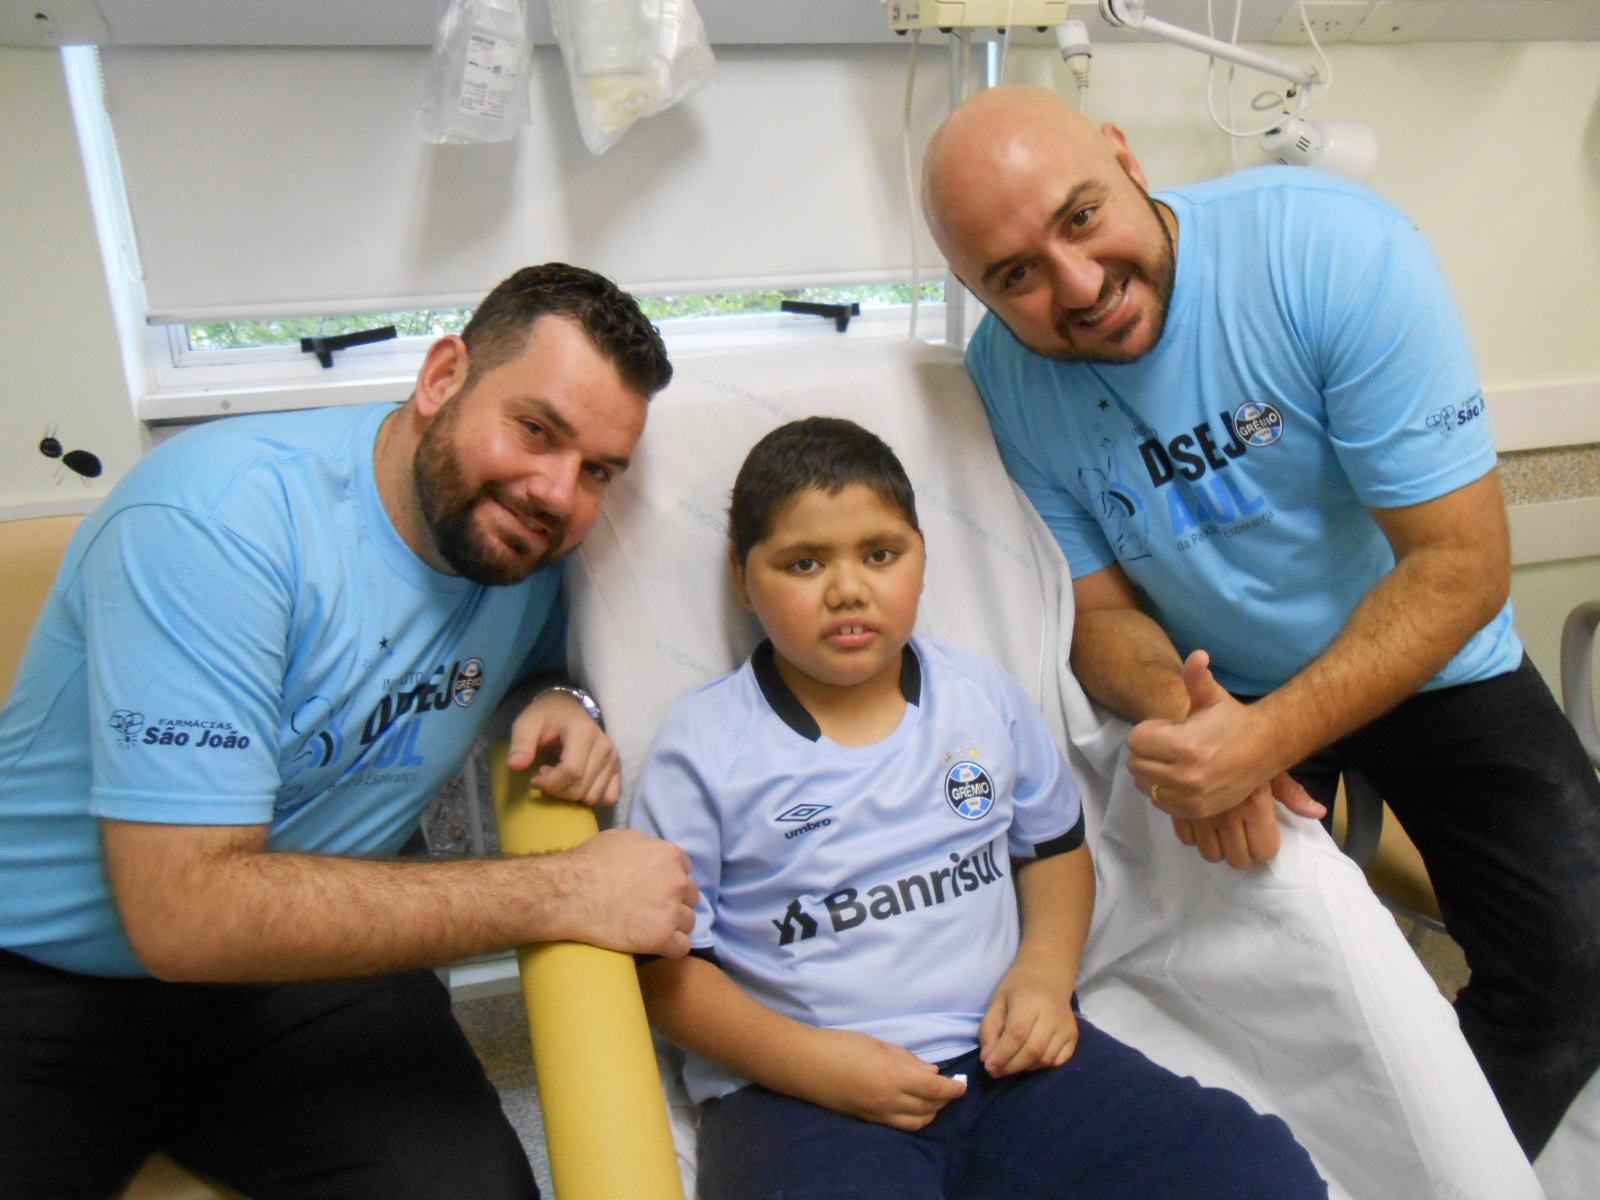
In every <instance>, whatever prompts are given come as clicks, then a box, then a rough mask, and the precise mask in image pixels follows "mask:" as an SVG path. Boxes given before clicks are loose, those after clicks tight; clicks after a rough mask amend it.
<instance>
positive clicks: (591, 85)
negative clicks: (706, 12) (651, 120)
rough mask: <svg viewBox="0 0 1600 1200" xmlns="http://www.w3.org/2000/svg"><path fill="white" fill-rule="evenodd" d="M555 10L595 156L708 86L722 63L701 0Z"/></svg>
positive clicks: (555, 6) (588, 0)
mask: <svg viewBox="0 0 1600 1200" xmlns="http://www.w3.org/2000/svg"><path fill="white" fill-rule="evenodd" d="M550 16H551V19H552V21H553V22H554V23H555V29H556V40H557V41H559V42H560V43H561V57H562V60H563V61H564V62H565V63H566V67H567V77H568V79H569V80H570V81H571V84H572V101H573V104H574V106H575V107H576V108H577V112H578V128H579V130H580V131H581V132H582V133H583V140H584V144H585V145H587V146H588V147H589V149H590V151H592V152H593V153H595V154H604V153H605V152H606V151H607V150H609V149H610V148H611V147H612V146H613V145H615V144H616V142H617V139H618V138H620V137H621V136H622V135H623V134H625V133H627V132H628V130H629V129H631V128H632V127H633V124H634V122H635V121H637V120H639V118H641V117H649V116H654V115H655V114H656V113H658V112H664V111H665V110H666V109H669V108H671V107H672V106H673V105H674V104H676V103H677V102H678V101H679V100H682V99H683V98H684V97H685V96H687V95H689V94H690V93H692V92H695V91H697V90H699V89H700V88H702V87H704V86H705V85H706V84H707V83H708V82H709V81H710V79H711V75H712V72H713V71H714V70H715V67H716V63H715V61H714V60H713V59H712V56H711V43H710V42H709V41H708V40H707V39H706V30H705V26H704V25H702V24H701V22H700V14H699V12H698V11H696V9H695V6H694V0H550Z"/></svg>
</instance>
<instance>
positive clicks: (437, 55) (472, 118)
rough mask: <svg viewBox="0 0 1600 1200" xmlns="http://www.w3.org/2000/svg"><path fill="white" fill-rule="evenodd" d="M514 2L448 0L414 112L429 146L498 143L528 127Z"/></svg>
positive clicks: (520, 17)
mask: <svg viewBox="0 0 1600 1200" xmlns="http://www.w3.org/2000/svg"><path fill="white" fill-rule="evenodd" d="M528 62H529V45H528V29H527V17H526V14H525V12H524V10H523V6H522V0H450V3H449V7H447V8H446V9H445V14H444V19H443V20H442V21H441V22H440V23H439V33H438V36H437V37H436V38H435V39H434V44H433V54H432V55H431V56H430V57H429V59H428V75H427V82H426V84H425V85H424V88H423V94H422V103H421V104H420V105H419V106H418V107H417V126H418V128H420V129H421V130H422V136H423V137H424V138H425V139H427V140H428V141H430V142H504V141H508V140H510V139H511V138H513V137H515V136H516V133H517V129H518V128H519V127H520V126H522V125H526V124H527V123H528Z"/></svg>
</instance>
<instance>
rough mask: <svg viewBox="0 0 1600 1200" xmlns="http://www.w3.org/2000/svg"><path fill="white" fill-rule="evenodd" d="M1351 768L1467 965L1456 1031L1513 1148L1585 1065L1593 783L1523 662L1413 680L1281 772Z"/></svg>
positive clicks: (1533, 1152) (1325, 797) (1597, 920)
mask: <svg viewBox="0 0 1600 1200" xmlns="http://www.w3.org/2000/svg"><path fill="white" fill-rule="evenodd" d="M1346 768H1353V769H1355V770H1359V771H1361V772H1363V773H1364V774H1366V776H1367V777H1368V778H1369V779H1371V780H1372V782H1373V784H1374V785H1375V786H1376V787H1377V789H1378V791H1379V792H1380V793H1382V795H1383V798H1384V799H1385V800H1387V801H1388V802H1389V807H1390V808H1391V809H1393V810H1394V814H1395V816H1396V817H1397V818H1399V820H1400V824H1401V825H1402V826H1403V827H1404V828H1405V831H1406V833H1407V834H1409V835H1410V837H1411V840H1412V841H1413V842H1415V843H1416V846H1417V849H1418V850H1419V851H1421V853H1422V858H1423V861H1424V862H1425V863H1426V864H1427V867H1428V875H1429V876H1430V878H1431V879H1432V880H1433V888H1434V892H1435V893H1436V894H1437V896H1438V898H1439V908H1440V910H1441V911H1442V912H1443V914H1444V921H1445V925H1446V927H1447V928H1448V929H1449V931H1450V935H1451V936H1452V937H1453V938H1455V940H1456V941H1457V942H1459V943H1460V945H1461V949H1462V950H1463V951H1464V952H1465V954H1466V958H1467V965H1468V966H1469V967H1471V969H1472V980H1471V982H1470V983H1468V984H1467V986H1466V987H1465V988H1463V989H1462V990H1461V994H1460V995H1459V996H1458V997H1457V999H1456V1013H1457V1015H1458V1016H1459V1018H1460V1020H1461V1031H1462V1033H1463V1034H1464V1035H1465V1036H1466V1039H1467V1043H1468V1044H1469V1045H1470V1046H1471V1047H1472V1050H1473V1052H1474V1053H1475V1054H1476V1055H1477V1056H1478V1062H1479V1064H1480V1065H1481V1066H1482V1067H1483V1073H1484V1074H1485V1075H1486V1076H1487V1077H1488V1079H1489V1083H1490V1086H1492V1087H1493V1088H1494V1092H1495V1095H1496V1096H1497V1097H1498V1098H1499V1100H1500V1106H1501V1108H1503V1109H1504V1110H1505V1114H1506V1118H1507V1120H1508V1121H1509V1122H1510V1124H1511V1129H1512V1132H1514V1133H1515V1134H1516V1135H1517V1140H1518V1141H1519V1142H1521V1144H1522V1148H1523V1149H1524V1150H1525V1151H1526V1152H1527V1154H1528V1157H1529V1158H1534V1157H1536V1156H1537V1155H1538V1153H1539V1151H1540V1150H1541V1149H1543V1148H1544V1144H1545V1143H1546V1142H1547V1141H1548V1140H1549V1138H1550V1135H1551V1134H1552V1133H1553V1132H1554V1131H1555V1128H1556V1126H1557V1125H1558V1124H1559V1123H1560V1121H1561V1117H1562V1115H1563V1114H1564V1113H1565V1112H1566V1110H1567V1106H1568V1105H1569V1104H1570V1103H1571V1102H1572V1099H1573V1097H1574V1096H1576V1095H1577V1094H1578V1092H1579V1091H1581V1090H1582V1088H1583V1086H1584V1085H1585V1084H1586V1083H1587V1082H1588V1081H1589V1078H1590V1076H1591V1075H1593V1074H1594V1072H1595V1069H1596V1067H1597V1066H1600V782H1597V780H1596V777H1595V772H1594V770H1593V768H1592V767H1591V766H1590V764H1589V760H1588V758H1587V756H1586V755H1585V754H1584V752H1583V748H1582V746H1580V745H1579V743H1578V739H1577V737H1576V735H1575V734H1574V733H1573V730H1572V726H1571V725H1570V724H1569V723H1568V721H1567V718H1566V716H1565V715H1564V714H1563V713H1562V711H1561V708H1560V706H1559V705H1557V704H1556V701H1555V698H1554V697H1553V696H1551V694H1550V689H1549V688H1547V687H1546V686H1545V684H1544V680H1543V679H1542V678H1541V677H1540V675H1539V673H1538V671H1537V670H1536V669H1535V668H1534V666H1533V664H1532V663H1531V662H1530V661H1529V660H1528V659H1527V657H1526V656H1524V658H1523V660H1522V665H1521V666H1520V667H1518V668H1517V670H1515V671H1512V672H1511V673H1509V674H1507V675H1500V676H1497V677H1495V678H1493V679H1487V680H1484V681H1483V682H1481V683H1470V684H1464V685H1462V686H1460V687H1453V688H1444V689H1441V690H1438V691H1432V692H1422V693H1419V694H1418V695H1416V696H1413V697H1412V698H1411V699H1409V700H1407V701H1406V702H1405V703H1403V704H1401V705H1400V706H1399V707H1398V708H1396V709H1395V710H1394V711H1393V712H1391V713H1389V714H1387V715H1385V716H1383V717H1380V718H1378V719H1377V720H1376V721H1374V722H1372V724H1370V725H1368V726H1367V727H1366V728H1364V729H1361V730H1358V731H1357V732H1355V733H1353V734H1351V735H1350V736H1349V737H1347V738H1345V739H1344V740H1343V741H1340V742H1337V743H1335V744H1334V745H1333V746H1330V747H1329V748H1328V749H1327V750H1324V751H1323V752H1322V753H1320V754H1318V755H1315V756H1314V757H1312V758H1310V759H1308V760H1307V761H1306V762H1304V763H1302V764H1301V765H1300V766H1298V767H1296V768H1295V769H1294V771H1293V772H1292V773H1293V775H1294V776H1295V778H1296V779H1298V780H1299V781H1300V782H1301V783H1302V784H1303V785H1304V786H1305V787H1306V789H1307V790H1308V791H1310V792H1311V794H1312V795H1313V796H1315V797H1316V798H1317V799H1318V800H1320V801H1322V802H1323V803H1324V804H1327V805H1328V806H1329V808H1330V810H1331V808H1332V805H1333V798H1334V791H1335V788H1336V786H1337V783H1338V779H1339V773H1340V772H1341V771H1343V770H1344V769H1346Z"/></svg>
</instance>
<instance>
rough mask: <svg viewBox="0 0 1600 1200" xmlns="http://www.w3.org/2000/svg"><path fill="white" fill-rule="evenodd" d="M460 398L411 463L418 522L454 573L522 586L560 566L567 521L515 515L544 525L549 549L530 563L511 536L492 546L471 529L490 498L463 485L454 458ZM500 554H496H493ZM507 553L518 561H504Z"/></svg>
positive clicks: (534, 513) (539, 512)
mask: <svg viewBox="0 0 1600 1200" xmlns="http://www.w3.org/2000/svg"><path fill="white" fill-rule="evenodd" d="M461 399H462V397H461V396H454V397H452V398H451V399H450V400H448V401H447V402H446V403H445V406H444V408H443V409H442V410H441V411H440V412H439V415H438V416H437V417H435V418H434V421H433V423H432V424H431V425H429V426H428V428H427V429H426V430H425V431H424V433H423V435H422V441H421V443H420V444H419V445H418V446H417V453H416V456H415V457H414V458H413V460H412V477H413V478H414V479H415V481H416V485H417V502H418V504H419V506H420V507H421V509H422V519H423V521H424V522H425V523H426V525H427V527H428V533H429V534H430V535H431V536H432V538H433V544H434V547H435V549H437V550H438V551H439V555H440V557H441V558H443V559H444V560H445V562H447V563H449V564H450V566H451V567H452V568H453V569H454V570H455V572H456V573H457V574H458V575H460V576H462V577H463V578H465V579H470V580H471V581H472V582H473V583H479V584H485V585H487V586H490V587H505V586H508V585H510V584H514V583H521V582H522V581H523V580H524V579H526V578H528V577H529V576H530V575H532V574H533V573H534V572H536V571H540V570H543V569H544V568H545V567H548V566H551V565H553V564H554V563H557V562H559V561H560V560H561V559H562V558H563V557H565V554H566V551H565V549H563V546H562V543H563V542H564V541H565V540H566V537H565V535H566V522H565V521H563V520H561V519H560V518H559V517H557V516H556V515H555V514H554V513H550V512H546V511H545V510H543V509H530V510H526V511H523V510H513V511H516V512H517V513H518V515H521V516H525V517H530V518H532V519H533V520H535V521H537V522H539V523H540V524H542V525H544V527H545V529H546V530H547V531H548V533H549V541H550V547H549V549H548V550H547V551H546V552H545V553H544V554H540V555H536V556H534V557H532V558H529V557H525V556H526V555H528V553H529V551H530V549H531V546H530V544H529V543H528V542H525V541H522V539H520V538H518V537H516V536H515V535H514V534H513V535H502V536H501V537H500V538H499V539H498V540H499V541H500V542H502V543H503V545H502V546H500V547H496V546H494V545H492V544H491V542H490V538H489V537H488V535H485V534H483V533H481V532H479V531H478V529H477V528H476V527H475V526H474V520H473V519H474V516H475V515H476V513H477V511H478V509H479V507H480V506H481V505H482V504H483V503H484V502H485V501H486V500H488V499H489V494H488V492H487V491H486V490H484V489H481V488H479V489H474V488H473V487H471V486H470V485H469V484H468V483H467V481H466V472H465V471H464V470H463V469H462V466H461V458H460V456H459V455H458V454H457V453H456V447H455V436H454V435H455V428H456V425H457V424H458V423H459V420H460V415H461V407H460V401H461ZM497 548H498V549H501V550H502V553H501V554H495V553H494V551H495V550H496V549H497ZM505 551H509V552H510V553H511V554H513V555H515V556H516V557H513V558H509V559H508V558H507V557H506V555H505V553H504V552H505Z"/></svg>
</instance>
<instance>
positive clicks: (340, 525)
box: [0, 404, 565, 976]
mask: <svg viewBox="0 0 1600 1200" xmlns="http://www.w3.org/2000/svg"><path fill="white" fill-rule="evenodd" d="M394 411H395V406H393V405H390V404H378V405H366V406H359V407H344V408H331V409H323V410H319V411H312V412H301V413H282V414H272V415H265V416H255V417H240V418H235V419H231V420H228V421H223V422H219V423H216V424H212V425H206V426H202V427H199V428H196V429H193V430H190V431H188V432H185V433H183V434H181V435H180V436H178V437H176V438H174V439H172V440H171V441H169V442H166V443H164V444H163V445H161V446H160V447H158V448H157V449H156V450H154V451H152V452H151V453H150V454H149V455H147V456H146V457H145V458H144V459H143V460H141V461H140V462H139V463H138V464H137V465H136V466H135V467H134V468H133V470H132V471H131V472H130V473H129V474H128V476H127V477H126V478H125V479H124V480H123V481H122V482H121V483H119V484H118V486H117V487H116V489H115V490H114V491H113V492H112V494H111V495H110V497H108V498H107V500H106V502H105V504H104V505H102V506H101V508H100V510H99V511H98V512H96V513H95V514H94V515H93V516H92V517H90V518H89V519H88V520H86V521H85V522H84V523H83V525H82V527H81V528H80V529H79V531H78V533H77V536H76V537H75V538H74V539H73V542H72V545H71V548H70V549H69V551H68V553H67V557H66V561H65V563H64V565H63V568H62V571H61V574H60V576H59V578H58V580H57V582H56V585H55V588H54V590H53V591H52V593H51V595H50V597H49V599H48V601H47V602H46V604H45V607H44V610H43V612H42V614H41V616H40V620H39V624H38V627H37V628H36V630H35V631H34V635H33V638H32V640H31V642H30V643H29V645H28V650H27V653H26V655H25V657H24V659H23V664H22V669H21V671H20V673H19V675H18V681H17V685H16V688H15V690H14V692H13V694H12V697H11V701H10V703H9V704H8V705H7V707H6V709H5V711H4V713H3V714H0V946H4V947H5V948H7V949H10V950H13V951H16V952H17V953H20V954H24V955H27V956H29V957H31V958H34V959H36V960H38V961H40V962H44V963H47V964H49V965H51V966H56V967H61V968H63V969H67V970H73V971H80V972H85V973H89V974H98V975H125V976H133V975H142V974H144V973H145V972H144V970H143V968H142V967H141V966H140V964H139V962H138V960H137V959H136V958H135V957H134V954H133V951H132V948H131V947H130V946H129V944H128V940H127V937H126V934H125V933H124V931H123V929H122V925H121V922H120V921H119V919H118V917H117V913H116V909H115V907H114V905H113V903H112V898H111V895H110V893H109V890H108V882H107V879H106V875H105V871H104V868H103V866H102V863H101V857H100V847H99V837H98V824H97V822H98V820H99V819H100V818H114V819H117V820H125V821H146V822H156V823H162V824H174V825H268V826H270V845H271V846H272V847H273V848H274V849H279V850H302V851H314V852H317V853H323V854H386V853H393V852H394V851H395V850H397V849H398V848H399V847H400V845H401V844H402V843H403V842H404V841H405V839H406V838H407V836H408V835H409V834H410V833H411V831H413V830H414V829H415V828H416V824H417V820H418V817H419V815H420V813H421V811H422V809H423V808H424V807H425V806H426V804H427V803H428V801H429V800H430V799H431V798H432V797H433V795H434V794H435V792H437V791H438V789H439V787H440V786H441V785H442V784H443V783H444V782H446V781H447V780H448V779H449V778H450V777H451V776H453V775H454V774H455V773H456V772H457V771H458V770H459V769H460V766H461V764H462V762H463V761H464V759H465V756H466V754H467V752H468V751H469V750H470V748H471V746H472V742H473V739H474V738H475V737H476V735H477V732H478V730H479V728H480V727H481V726H482V724H483V723H484V722H485V721H486V720H487V718H488V716H489V714H490V713H492V712H493V711H494V708H495V705H496V704H497V703H498V702H499V700H500V698H501V697H502V696H503V695H504V694H505V693H506V691H507V690H508V689H509V688H510V686H511V685H512V684H513V683H514V682H515V681H516V680H517V679H518V678H520V676H521V675H522V674H523V673H524V671H525V670H526V669H532V668H534V667H536V666H540V665H545V664H549V665H559V663H560V662H561V660H562V654H563V649H564V647H563V641H564V633H565V620H564V617H563V615H562V611H561V607H560V603H559V589H560V579H561V572H560V570H559V569H553V570H547V571H544V572H541V573H539V574H537V575H535V576H533V577H532V578H530V579H528V580H527V581H525V582H523V583H521V584H518V585H516V586H514V587H481V586H479V585H477V584H474V583H471V582H469V581H467V580H465V579H462V578H459V577H457V576H450V575H445V574H442V573H440V572H438V571H436V570H434V569H433V568H432V567H429V566H428V565H427V564H425V563H424V562H423V561H422V560H421V559H419V558H418V557H417V556H416V554H414V553H413V552H412V551H411V549H410V548H409V547H408V546H407V545H406V544H405V542H404V541H403V540H402V539H401V538H400V535H399V534H398V533H397V532H396V530H395V528H394V526H393V524H392V523H391V522H390V520H389V517H388V514H387V512H386V511H385V509H384V506H383V502H382V500H381V498H380V497H379V494H378V490H377V484H376V481H375V479H374V475H373V456H374V452H375V446H376V439H377V435H378V429H379V426H380V425H381V424H382V423H383V420H384V418H385V417H386V416H388V415H389V414H390V413H392V412H394Z"/></svg>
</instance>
